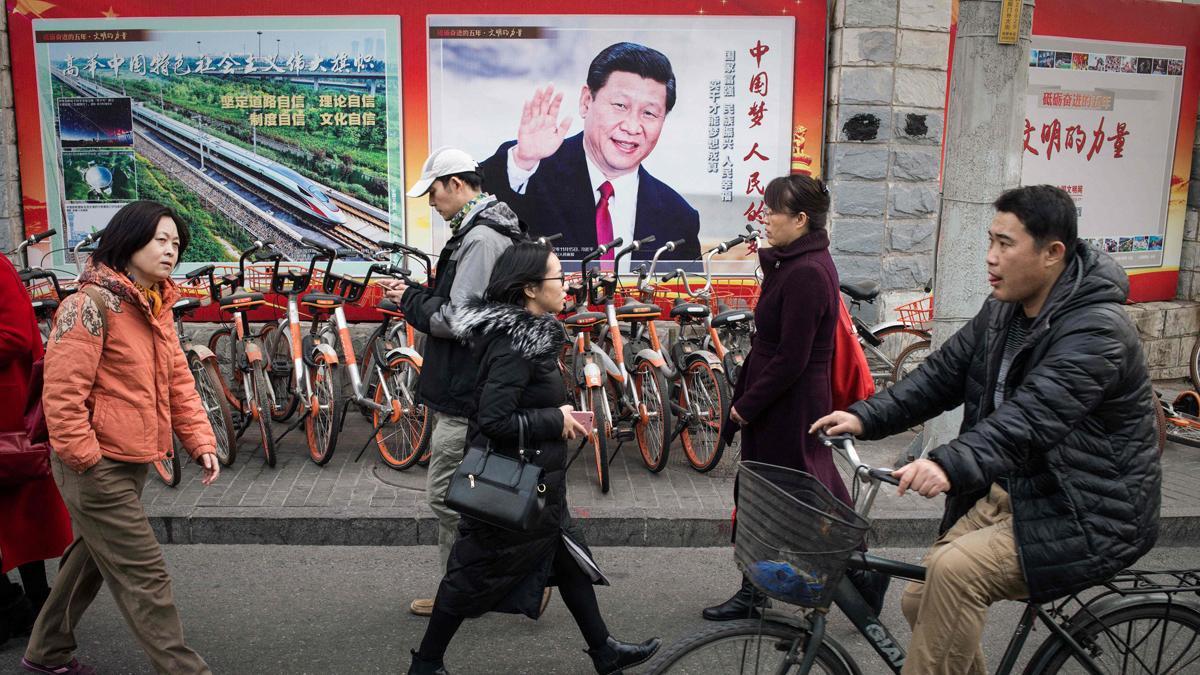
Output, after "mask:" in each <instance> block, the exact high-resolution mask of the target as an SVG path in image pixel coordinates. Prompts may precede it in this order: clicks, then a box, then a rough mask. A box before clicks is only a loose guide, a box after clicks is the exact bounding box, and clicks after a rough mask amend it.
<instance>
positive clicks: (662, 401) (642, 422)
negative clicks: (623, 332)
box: [633, 361, 673, 473]
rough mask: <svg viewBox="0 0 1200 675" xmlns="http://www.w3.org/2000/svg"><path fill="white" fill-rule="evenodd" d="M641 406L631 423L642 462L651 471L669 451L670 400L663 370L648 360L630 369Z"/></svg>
mask: <svg viewBox="0 0 1200 675" xmlns="http://www.w3.org/2000/svg"><path fill="white" fill-rule="evenodd" d="M633 386H634V387H636V388H637V391H638V398H640V399H641V402H642V409H641V410H639V411H638V412H639V415H638V417H637V418H635V420H634V423H633V430H634V432H635V435H636V436H637V444H638V449H639V450H641V452H642V462H644V463H645V464H646V468H647V469H650V471H652V472H654V473H658V472H659V471H662V470H663V469H664V468H666V466H667V456H668V455H670V454H671V432H672V431H673V429H672V428H671V401H670V398H669V396H668V394H667V385H666V381H665V380H664V379H663V376H662V373H661V372H659V370H658V368H655V367H654V364H652V363H650V362H649V361H641V362H639V363H638V364H637V366H636V367H635V368H634V370H633Z"/></svg>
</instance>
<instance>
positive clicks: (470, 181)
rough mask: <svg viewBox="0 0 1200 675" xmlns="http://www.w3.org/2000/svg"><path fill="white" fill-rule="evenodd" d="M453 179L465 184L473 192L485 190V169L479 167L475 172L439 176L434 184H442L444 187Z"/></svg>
mask: <svg viewBox="0 0 1200 675" xmlns="http://www.w3.org/2000/svg"><path fill="white" fill-rule="evenodd" d="M451 178H457V179H459V180H461V181H462V182H463V183H466V185H467V187H469V188H471V189H472V190H482V189H483V168H482V167H477V168H476V169H475V170H474V171H463V172H462V173H452V174H449V175H446V176H438V177H437V178H435V179H434V182H435V183H436V182H441V184H442V185H443V186H445V185H448V184H449V183H450V179H451Z"/></svg>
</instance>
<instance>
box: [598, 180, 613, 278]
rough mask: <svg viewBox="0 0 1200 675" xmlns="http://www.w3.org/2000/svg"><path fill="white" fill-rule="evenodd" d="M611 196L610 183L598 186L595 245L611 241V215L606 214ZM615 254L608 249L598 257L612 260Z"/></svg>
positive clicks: (606, 182) (611, 187)
mask: <svg viewBox="0 0 1200 675" xmlns="http://www.w3.org/2000/svg"><path fill="white" fill-rule="evenodd" d="M612 196H613V186H612V183H610V182H608V181H604V182H603V183H601V184H600V203H599V204H596V245H597V246H602V245H604V244H607V243H608V242H610V241H612V240H613V226H612V214H610V213H609V212H608V199H609V197H612ZM614 254H615V252H614V251H613V250H612V249H609V250H608V252H607V253H605V254H604V255H602V256H600V259H601V260H612V259H613V256H614Z"/></svg>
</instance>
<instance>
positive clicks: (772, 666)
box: [650, 619, 857, 675]
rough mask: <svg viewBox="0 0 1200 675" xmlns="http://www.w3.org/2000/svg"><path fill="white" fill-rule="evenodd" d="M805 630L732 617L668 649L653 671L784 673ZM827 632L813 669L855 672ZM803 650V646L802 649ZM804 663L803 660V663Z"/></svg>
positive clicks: (832, 674)
mask: <svg viewBox="0 0 1200 675" xmlns="http://www.w3.org/2000/svg"><path fill="white" fill-rule="evenodd" d="M806 635H807V633H806V632H805V631H802V630H800V629H799V628H794V627H792V626H789V625H786V624H782V623H777V622H775V621H762V620H759V619H740V620H737V621H727V622H725V623H721V624H718V625H715V626H711V627H709V628H705V629H703V630H701V631H700V632H698V633H695V634H693V635H690V636H688V637H686V638H684V639H682V640H680V641H679V642H676V643H675V644H673V645H671V646H670V647H669V648H668V649H666V650H664V651H663V652H662V653H661V654H660V655H659V656H658V658H657V659H655V660H654V661H653V662H652V663H651V664H650V666H651V668H650V673H651V674H652V675H660V674H661V673H672V674H673V675H709V674H711V675H730V674H731V673H784V672H792V670H793V669H794V668H795V667H796V666H792V667H791V668H787V669H786V670H785V669H783V666H784V662H785V660H786V658H787V654H788V651H789V650H790V649H791V648H792V644H793V643H794V642H795V641H796V640H803V639H804V637H805V636H806ZM831 645H836V643H834V642H833V640H832V638H830V637H826V638H825V639H824V640H823V641H822V642H821V646H820V647H819V648H818V650H817V660H816V662H815V663H814V664H813V667H812V670H811V671H809V672H811V673H824V674H825V675H851V673H855V672H857V669H851V667H850V666H849V665H848V664H847V662H846V661H847V660H846V658H845V657H843V656H842V653H840V652H841V649H840V648H839V647H837V646H831ZM797 653H799V652H798V650H797ZM797 665H798V664H797Z"/></svg>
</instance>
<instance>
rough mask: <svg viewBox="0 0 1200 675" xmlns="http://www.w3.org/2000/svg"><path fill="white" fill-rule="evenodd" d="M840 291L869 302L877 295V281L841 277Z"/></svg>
mask: <svg viewBox="0 0 1200 675" xmlns="http://www.w3.org/2000/svg"><path fill="white" fill-rule="evenodd" d="M841 289H842V292H843V293H845V294H846V295H848V296H850V297H851V298H854V299H855V300H860V301H864V302H870V301H872V300H874V299H875V298H877V297H879V282H878V281H872V280H870V279H843V280H842V283H841Z"/></svg>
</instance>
